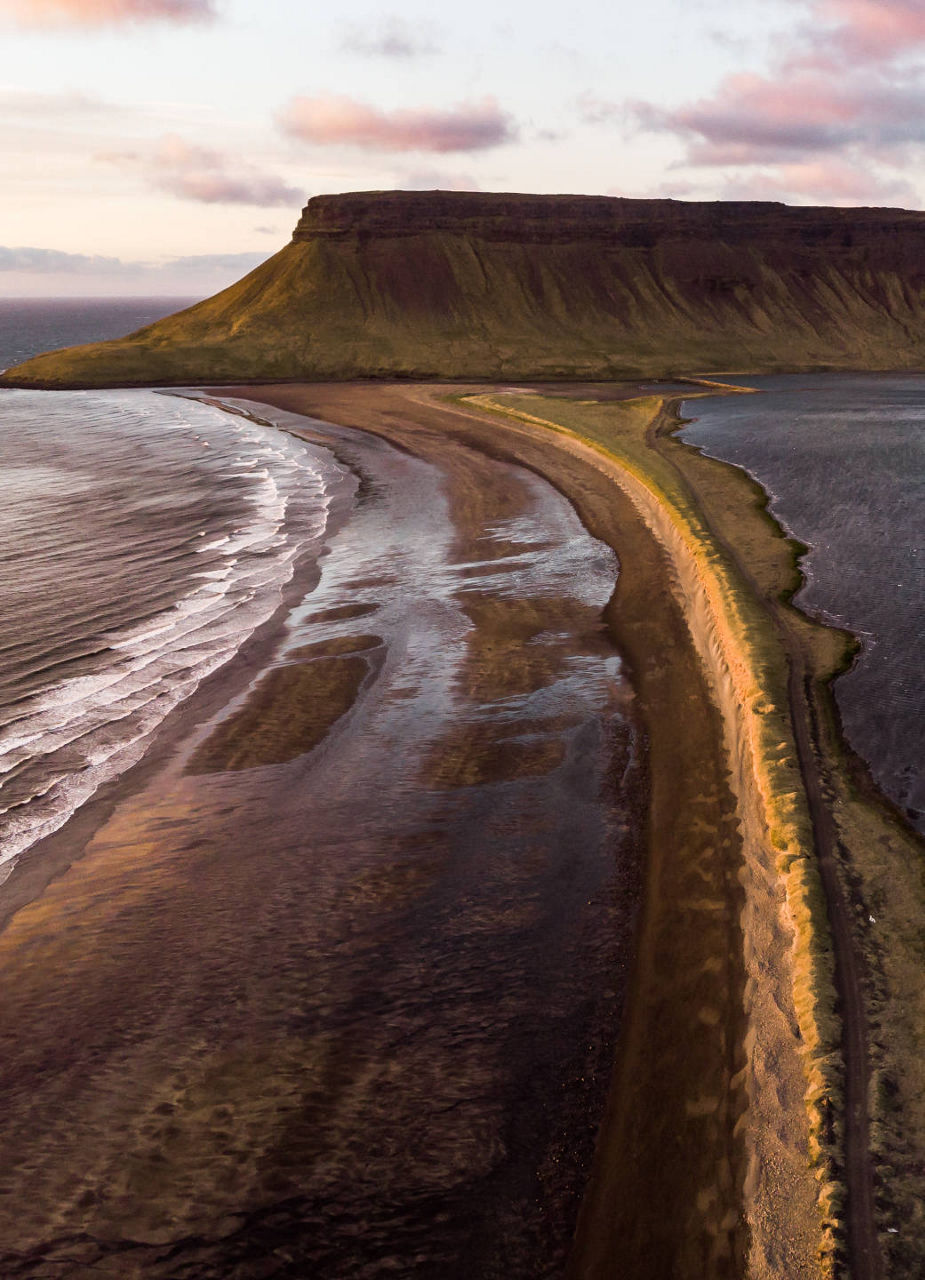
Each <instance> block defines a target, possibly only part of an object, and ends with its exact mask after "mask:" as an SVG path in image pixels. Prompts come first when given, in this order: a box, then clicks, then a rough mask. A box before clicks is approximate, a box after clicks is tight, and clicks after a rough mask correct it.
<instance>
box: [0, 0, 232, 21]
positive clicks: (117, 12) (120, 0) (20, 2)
mask: <svg viewBox="0 0 925 1280" xmlns="http://www.w3.org/2000/svg"><path fill="white" fill-rule="evenodd" d="M0 14H8V15H9V16H10V17H12V18H13V19H15V21H17V22H18V23H21V24H22V25H23V26H28V27H54V26H77V27H102V26H109V25H115V24H123V23H131V22H152V21H161V22H164V21H166V22H207V21H210V20H211V19H213V18H215V17H216V16H217V12H216V7H215V0H0Z"/></svg>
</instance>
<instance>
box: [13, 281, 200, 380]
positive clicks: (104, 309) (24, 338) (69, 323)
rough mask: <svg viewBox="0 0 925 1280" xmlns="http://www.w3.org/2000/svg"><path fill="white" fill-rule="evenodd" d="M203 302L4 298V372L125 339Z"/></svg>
mask: <svg viewBox="0 0 925 1280" xmlns="http://www.w3.org/2000/svg"><path fill="white" fill-rule="evenodd" d="M197 301H198V299H197V298H0V369H9V368H10V366H11V365H14V364H18V363H19V362H20V360H28V358H29V357H30V356H37V355H39V354H40V353H41V352H42V351H54V350H56V349H57V348H58V347H74V346H77V345H78V344H79V343H81V342H102V341H104V340H105V339H106V338H122V337H124V336H125V335H126V334H127V333H133V332H134V331H135V330H136V329H141V328H143V327H144V325H146V324H152V323H153V322H154V321H155V320H160V319H161V318H162V317H163V316H169V315H172V314H173V312H174V311H182V310H183V308H184V307H190V306H192V305H193V303H194V302H197Z"/></svg>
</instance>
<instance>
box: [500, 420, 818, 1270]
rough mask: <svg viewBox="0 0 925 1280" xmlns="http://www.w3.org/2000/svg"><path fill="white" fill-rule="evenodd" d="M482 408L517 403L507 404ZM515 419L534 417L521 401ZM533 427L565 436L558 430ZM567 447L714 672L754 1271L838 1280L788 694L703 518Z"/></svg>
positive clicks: (600, 459) (574, 442)
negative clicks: (733, 906) (731, 869)
mask: <svg viewBox="0 0 925 1280" xmlns="http://www.w3.org/2000/svg"><path fill="white" fill-rule="evenodd" d="M476 403H487V404H489V405H490V406H491V407H493V408H499V407H500V408H503V407H504V405H505V401H504V400H501V399H499V398H486V399H484V400H483V399H482V398H479V399H478V400H477V401H476ZM659 408H660V402H658V401H655V400H653V401H649V402H648V403H647V404H644V407H643V410H642V411H643V414H646V413H647V414H648V415H649V416H650V417H654V416H655V414H656V413H657V412H658V410H659ZM511 412H513V413H514V414H516V416H517V417H518V418H519V419H521V420H523V418H524V417H526V416H527V415H526V414H525V411H524V402H523V401H521V400H519V399H518V400H517V401H516V408H514V409H512V410H511ZM530 419H531V420H532V421H533V422H535V424H536V425H537V426H541V427H542V426H545V427H547V429H550V430H553V431H559V432H561V427H560V426H559V424H557V423H555V422H553V421H545V422H544V421H543V420H542V419H540V418H539V417H534V416H533V415H530ZM561 447H563V448H565V449H568V450H569V451H577V452H579V453H583V452H585V451H587V452H588V453H589V454H591V455H594V454H596V455H597V456H596V457H595V458H594V464H595V465H597V466H600V467H602V468H603V469H604V470H605V471H606V472H607V473H608V474H609V475H610V476H611V478H612V479H613V481H614V482H615V483H617V484H618V485H619V486H620V487H621V488H622V489H623V490H624V492H625V493H626V494H627V495H628V496H629V498H630V500H631V501H632V503H633V505H634V506H635V507H636V509H637V511H638V512H639V513H640V515H641V516H642V518H643V520H644V521H645V523H646V526H647V527H648V528H649V530H650V531H651V532H652V534H653V535H654V536H655V538H656V539H657V540H658V541H659V543H660V544H661V545H662V546H663V547H664V548H665V549H666V551H667V552H668V554H669V556H670V560H671V564H672V568H673V571H674V575H675V577H674V583H673V586H674V590H675V592H676V593H677V596H678V599H679V601H680V602H681V604H682V606H683V609H684V612H685V616H686V617H687V620H688V624H689V627H690V632H691V637H692V639H693V642H694V645H695V647H696V650H697V653H698V655H699V657H700V659H701V661H702V663H703V665H704V668H705V670H706V671H707V672H708V673H709V678H710V681H711V685H712V688H713V692H714V695H715V697H716V699H717V703H718V706H719V709H720V712H721V717H722V726H723V732H724V737H725V743H726V750H727V754H728V760H729V766H730V778H731V783H732V787H733V790H734V792H735V794H736V796H737V799H738V805H739V817H740V821H741V829H742V835H743V864H742V869H741V875H742V880H743V885H744V888H745V900H744V907H743V913H742V938H743V945H744V949H745V965H746V972H747V981H746V987H745V993H744V998H745V1008H746V1011H747V1016H748V1023H747V1031H746V1042H745V1052H746V1060H747V1067H746V1077H745V1078H746V1085H747V1091H748V1108H747V1111H746V1113H745V1115H744V1117H743V1120H742V1124H743V1130H744V1134H745V1145H746V1152H747V1156H746V1158H747V1173H746V1182H745V1194H744V1204H745V1209H746V1213H747V1216H748V1222H749V1228H750V1249H751V1253H750V1262H749V1266H750V1272H751V1274H753V1275H761V1276H765V1275H776V1274H785V1275H789V1276H813V1275H819V1274H826V1273H827V1272H829V1271H830V1269H831V1255H832V1252H833V1249H834V1239H833V1236H832V1228H833V1227H834V1226H835V1225H836V1221H837V1208H838V1206H837V1203H836V1200H835V1195H834V1193H835V1190H836V1188H835V1187H834V1186H833V1185H832V1183H831V1177H832V1169H831V1166H830V1163H829V1161H828V1160H827V1159H826V1158H825V1157H826V1155H827V1153H826V1152H825V1150H824V1141H823V1136H822V1135H823V1130H824V1122H823V1119H822V1115H821V1111H822V1109H824V1108H827V1107H829V1106H830V1105H831V1098H832V1094H833V1092H834V1090H835V1087H836V1085H837V1061H836V1048H837V1038H836V1037H837V1026H836V1024H835V1022H834V1018H833V1013H832V1009H833V1006H834V993H833V992H832V990H831V975H830V972H829V966H828V964H827V963H826V960H825V958H824V955H825V944H823V947H822V949H820V950H817V949H816V948H815V946H813V945H812V944H811V942H810V936H811V934H814V933H818V932H819V931H821V932H822V935H823V937H824V936H825V930H826V923H825V914H824V909H823V910H822V911H820V910H819V907H820V905H821V904H820V895H819V891H818V886H817V884H816V879H815V871H814V868H813V862H812V841H811V835H810V832H809V818H808V814H807V813H806V810H805V804H804V802H803V801H802V786H801V779H800V775H799V770H798V768H797V763H796V752H795V748H794V744H793V740H792V735H791V734H790V732H789V729H788V725H787V712H786V689H783V690H782V689H781V688H780V687H779V681H778V680H777V678H776V673H775V672H774V671H773V668H772V665H771V663H770V662H769V660H768V656H767V654H766V652H763V650H764V649H765V648H766V644H767V641H766V638H765V637H764V636H763V635H762V634H761V631H760V626H761V619H760V618H755V617H754V616H753V614H752V616H750V613H751V610H750V608H749V603H750V602H749V601H748V600H747V598H746V597H743V594H742V592H741V588H740V587H739V585H738V584H737V583H736V582H735V581H734V579H733V578H732V577H731V574H730V571H729V566H727V565H725V564H724V563H723V562H722V559H721V557H720V556H719V554H718V553H717V549H716V548H715V546H711V540H710V538H709V535H708V533H707V531H706V529H705V528H704V526H703V525H702V524H701V523H700V522H699V521H698V520H697V518H696V513H695V512H692V511H691V510H689V509H687V510H686V509H685V507H684V505H682V503H681V502H680V500H679V495H678V494H677V493H676V492H675V493H672V492H670V491H669V490H668V488H667V486H663V484H659V483H658V479H656V477H655V476H653V474H652V473H651V470H650V471H648V472H647V471H646V470H645V469H644V467H643V466H642V465H640V463H639V462H638V461H635V460H634V459H633V458H632V457H631V456H630V455H629V454H627V453H619V452H617V450H616V449H615V450H614V453H609V451H608V453H605V452H604V450H603V449H602V448H600V447H598V448H597V449H595V448H594V446H593V445H590V444H588V443H586V442H584V441H582V440H580V439H579V438H577V437H576V436H574V435H573V434H571V433H569V435H568V436H566V437H564V438H563V439H562V440H561ZM615 455H616V456H615ZM804 1095H805V1097H806V1101H807V1102H808V1103H809V1104H810V1105H809V1113H808V1114H807V1110H806V1109H805V1108H804V1106H803V1105H802V1100H803V1098H804ZM813 1166H815V1167H813ZM820 1183H821V1184H822V1185H821V1187H820ZM826 1259H828V1261H827V1260H826ZM592 1274H594V1273H592Z"/></svg>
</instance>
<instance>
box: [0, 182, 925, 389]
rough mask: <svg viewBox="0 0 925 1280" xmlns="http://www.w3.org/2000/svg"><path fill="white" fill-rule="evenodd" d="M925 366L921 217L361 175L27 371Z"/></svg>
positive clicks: (585, 373)
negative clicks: (206, 273)
mask: <svg viewBox="0 0 925 1280" xmlns="http://www.w3.org/2000/svg"><path fill="white" fill-rule="evenodd" d="M910 368H914V369H925V212H910V211H906V210H900V209H826V208H791V207H788V206H786V205H781V204H772V203H758V202H735V203H723V202H715V203H698V202H686V201H676V200H629V199H618V198H608V197H598V196H529V195H502V194H483V193H479V192H446V191H432V192H402V191H384V192H357V193H351V194H346V195H336V196H317V197H315V199H313V200H310V201H309V203H308V205H307V206H306V208H305V210H304V212H303V214H302V217H301V219H300V221H299V223H298V226H297V227H296V230H295V233H294V235H293V238H292V240H291V242H290V243H289V244H288V245H286V247H285V248H284V249H282V250H280V252H279V253H277V254H276V255H275V256H274V257H272V258H270V259H269V260H268V261H267V262H265V263H263V264H262V265H261V266H259V267H258V268H257V269H256V270H255V271H252V272H251V273H250V274H249V275H248V276H245V277H244V279H243V280H240V281H239V282H238V283H237V284H235V285H232V286H231V288H229V289H225V290H224V291H223V292H222V293H219V294H217V295H216V296H215V297H213V298H209V299H207V300H206V301H205V302H201V303H198V304H197V305H196V306H194V307H190V308H189V309H188V310H186V311H182V312H179V313H178V314H177V315H174V316H169V317H168V318H167V319H164V320H159V321H158V322H157V323H156V324H152V325H148V326H147V327H146V328H144V329H140V330H138V332H137V333H134V334H131V335H129V336H128V337H127V338H122V339H119V340H118V341H115V342H103V343H94V344H92V345H89V346H84V347H72V348H69V349H67V350H65V351H60V352H53V353H49V354H48V355H43V356H37V357H36V358H34V359H32V360H29V361H26V362H25V363H24V364H22V365H19V366H17V367H16V368H14V369H11V370H9V371H8V373H7V375H6V376H5V378H4V379H3V381H5V382H7V383H8V384H10V385H19V386H24V385H29V386H100V385H116V384H118V385H126V384H141V383H148V384H151V383H154V384H180V383H186V382H203V381H213V382H214V381H278V380H283V379H309V380H320V379H343V378H365V377H409V378H410V377H414V378H447V379H455V378H459V379H467V380H468V379H472V380H477V379H488V380H496V379H499V378H501V379H507V378H581V379H592V378H593V379H606V378H629V377H637V376H647V377H656V376H660V377H663V376H666V375H672V374H680V373H690V372H695V371H698V372H707V371H710V370H746V371H750V372H771V371H775V370H784V369H910Z"/></svg>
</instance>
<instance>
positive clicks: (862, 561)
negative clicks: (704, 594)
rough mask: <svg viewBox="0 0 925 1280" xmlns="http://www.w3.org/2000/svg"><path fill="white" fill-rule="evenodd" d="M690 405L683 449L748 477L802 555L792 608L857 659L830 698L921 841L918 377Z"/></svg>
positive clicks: (922, 434) (835, 383)
mask: <svg viewBox="0 0 925 1280" xmlns="http://www.w3.org/2000/svg"><path fill="white" fill-rule="evenodd" d="M748 384H749V385H750V386H754V387H757V388H759V389H760V391H761V394H760V395H753V396H729V397H718V398H716V399H706V400H688V401H685V403H684V406H683V412H684V415H685V417H691V418H695V419H696V421H695V422H694V423H693V424H692V425H691V426H689V427H686V428H685V430H684V432H683V438H684V439H685V440H686V441H688V443H690V444H697V445H700V446H701V447H702V448H703V449H704V450H705V451H706V452H707V453H709V454H711V455H712V456H714V457H718V458H722V459H724V460H725V461H727V462H734V463H737V464H738V465H739V466H741V467H744V468H745V469H746V470H747V471H749V472H750V473H751V474H752V475H753V476H755V477H756V479H757V480H758V481H759V482H760V483H761V484H762V485H763V486H764V488H765V489H766V490H767V491H768V492H769V493H770V495H771V510H772V511H773V513H774V515H775V516H776V517H777V518H778V519H779V520H780V521H781V523H782V524H784V525H785V526H786V528H787V529H788V530H790V531H791V532H792V533H793V534H794V535H795V536H796V537H798V538H799V539H800V540H801V541H803V542H805V543H807V544H808V545H809V547H810V551H809V553H808V554H807V556H806V557H805V559H804V562H803V568H804V572H805V573H806V576H807V583H806V586H805V587H804V588H803V590H802V591H801V592H800V594H799V596H798V598H797V599H798V603H799V604H800V605H801V607H802V608H804V609H806V610H807V611H808V612H810V613H815V614H818V615H820V616H822V617H824V618H826V619H830V620H832V621H834V622H837V623H838V624H839V625H840V626H843V627H847V628H848V629H849V630H851V631H853V632H854V633H855V634H856V635H858V636H859V637H860V639H861V641H862V644H863V649H862V652H861V654H860V656H859V659H858V661H857V663H856V665H855V667H854V669H853V670H852V671H850V672H849V673H848V674H846V675H844V676H842V677H841V678H840V679H839V680H838V681H837V682H836V686H835V695H836V699H837V701H838V706H839V710H840V712H841V716H842V721H843V723H844V727H845V732H846V734H847V737H848V739H849V741H850V742H851V744H852V746H853V747H854V749H855V750H856V751H857V752H858V753H859V754H860V755H861V756H863V758H864V759H865V760H866V761H867V762H868V764H869V765H870V767H871V771H872V772H873V775H874V777H875V778H876V780H877V782H878V784H879V785H880V786H881V788H882V789H883V790H884V791H885V792H886V793H887V794H888V795H889V796H890V797H891V798H892V799H894V800H895V801H896V802H897V803H898V804H899V805H900V806H901V807H902V808H903V809H905V810H906V811H907V813H908V816H909V817H910V818H912V820H913V821H914V822H915V823H916V824H917V825H918V827H919V829H920V830H925V777H923V768H922V766H923V760H925V696H923V682H922V642H923V637H925V375H870V374H867V375H859V374H813V375H811V376H805V375H788V376H777V377H765V378H749V379H748Z"/></svg>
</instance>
